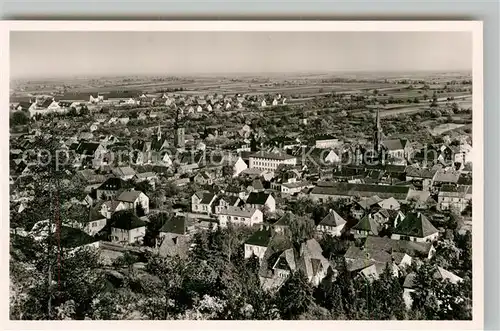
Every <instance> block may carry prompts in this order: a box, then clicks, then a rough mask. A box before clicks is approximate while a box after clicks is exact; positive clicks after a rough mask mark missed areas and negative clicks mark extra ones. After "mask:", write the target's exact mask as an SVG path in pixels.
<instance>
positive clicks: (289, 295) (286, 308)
mask: <svg viewBox="0 0 500 331" xmlns="http://www.w3.org/2000/svg"><path fill="white" fill-rule="evenodd" d="M312 294H313V288H312V287H311V285H310V283H309V282H308V280H307V278H306V276H305V275H304V273H303V272H302V271H300V270H299V271H296V272H293V273H292V274H291V275H290V276H289V277H288V279H287V280H286V281H285V283H284V284H283V286H282V287H281V288H280V289H279V291H278V300H279V307H280V311H281V316H282V317H283V319H289V320H290V319H298V317H299V316H300V315H301V314H303V313H305V312H306V311H307V310H308V309H309V308H310V307H311V305H312V304H313V296H312Z"/></svg>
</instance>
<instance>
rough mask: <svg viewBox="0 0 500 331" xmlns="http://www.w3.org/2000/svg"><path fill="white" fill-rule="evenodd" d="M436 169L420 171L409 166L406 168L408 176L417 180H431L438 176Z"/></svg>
mask: <svg viewBox="0 0 500 331" xmlns="http://www.w3.org/2000/svg"><path fill="white" fill-rule="evenodd" d="M436 172H437V170H436V169H419V168H416V167H414V166H408V167H407V168H406V176H409V177H416V178H426V179H431V178H434V176H435V175H436Z"/></svg>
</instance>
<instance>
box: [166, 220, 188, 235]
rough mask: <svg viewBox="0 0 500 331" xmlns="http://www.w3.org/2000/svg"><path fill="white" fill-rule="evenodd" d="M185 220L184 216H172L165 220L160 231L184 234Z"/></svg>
mask: <svg viewBox="0 0 500 331" xmlns="http://www.w3.org/2000/svg"><path fill="white" fill-rule="evenodd" d="M186 228H187V222H186V217H184V216H174V217H172V218H171V219H169V220H167V221H166V222H165V224H163V226H162V227H161V229H160V232H166V233H176V234H186Z"/></svg>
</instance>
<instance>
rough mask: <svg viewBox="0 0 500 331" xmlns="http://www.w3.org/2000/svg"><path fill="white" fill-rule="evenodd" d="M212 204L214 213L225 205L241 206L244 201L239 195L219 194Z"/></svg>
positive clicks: (218, 211) (217, 212)
mask: <svg viewBox="0 0 500 331" xmlns="http://www.w3.org/2000/svg"><path fill="white" fill-rule="evenodd" d="M213 205H214V213H215V214H219V213H220V211H221V210H223V209H224V208H226V207H230V206H231V207H241V206H243V205H244V201H243V200H241V199H240V197H238V196H235V195H221V196H218V197H217V199H216V200H215V202H214V203H213Z"/></svg>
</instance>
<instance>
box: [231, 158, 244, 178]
mask: <svg viewBox="0 0 500 331" xmlns="http://www.w3.org/2000/svg"><path fill="white" fill-rule="evenodd" d="M246 169H248V165H247V164H246V163H245V161H243V159H242V158H241V157H238V159H237V160H236V162H235V163H234V164H233V174H232V176H233V177H237V176H239V174H241V172H242V171H244V170H246Z"/></svg>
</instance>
